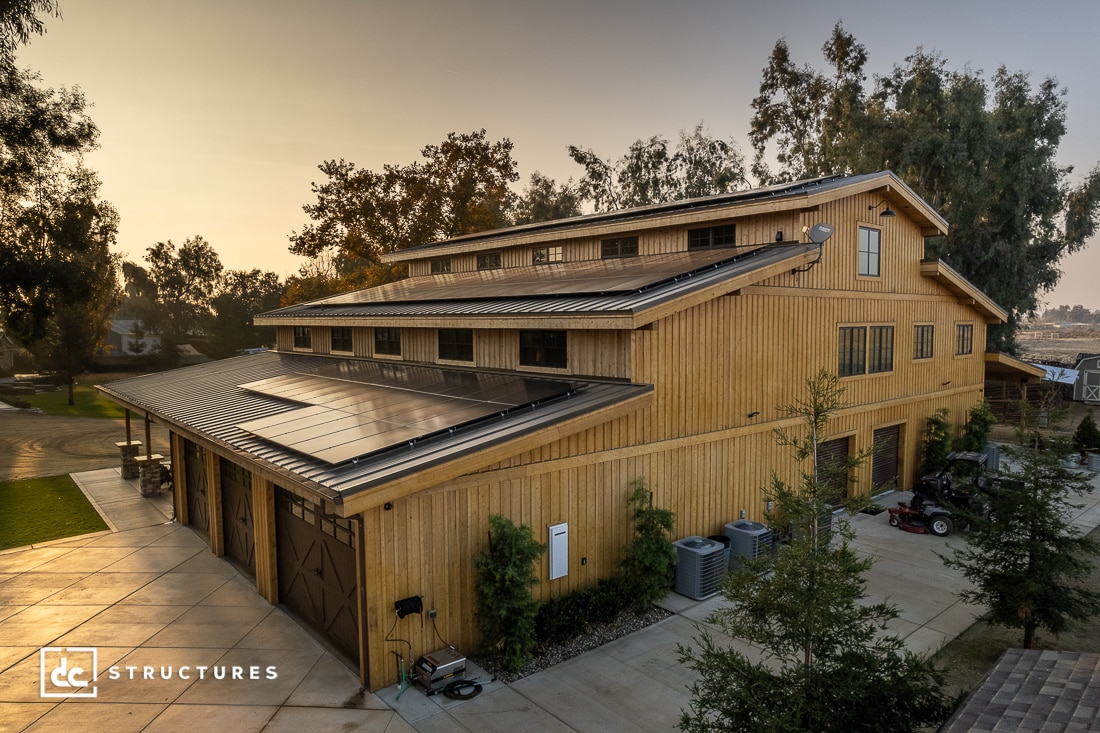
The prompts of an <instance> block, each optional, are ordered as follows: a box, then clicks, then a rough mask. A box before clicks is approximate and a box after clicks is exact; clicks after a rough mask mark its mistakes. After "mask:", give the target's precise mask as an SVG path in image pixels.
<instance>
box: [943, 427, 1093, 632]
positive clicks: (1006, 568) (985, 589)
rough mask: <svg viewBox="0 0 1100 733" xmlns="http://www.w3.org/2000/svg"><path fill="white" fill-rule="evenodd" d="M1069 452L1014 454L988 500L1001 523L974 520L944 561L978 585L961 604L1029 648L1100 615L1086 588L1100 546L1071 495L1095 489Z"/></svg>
mask: <svg viewBox="0 0 1100 733" xmlns="http://www.w3.org/2000/svg"><path fill="white" fill-rule="evenodd" d="M1068 449H1069V446H1060V447H1059V446H1055V447H1054V448H1053V449H1048V450H1040V449H1039V448H1037V447H1036V446H1033V445H1025V446H1017V447H1014V448H1011V449H1010V450H1009V456H1010V458H1012V464H1011V466H1010V467H1009V468H1008V469H1007V470H1005V471H1004V472H1003V473H1002V475H1001V476H1000V478H999V481H998V483H999V486H1000V488H999V489H998V490H995V491H994V492H992V494H991V496H990V500H989V501H990V510H991V513H992V515H993V516H994V517H996V518H997V519H996V520H995V521H991V520H987V519H983V518H981V517H976V518H974V522H973V524H974V528H973V530H972V531H971V533H970V537H969V538H968V541H967V545H966V547H962V548H954V549H953V552H952V554H951V555H950V556H947V557H944V561H945V562H946V564H947V565H948V566H951V567H956V568H958V569H960V570H962V572H963V575H965V576H966V578H967V579H968V580H970V581H971V582H972V583H973V584H974V587H973V588H972V589H970V590H966V591H963V592H962V596H963V598H965V599H966V600H967V601H970V602H972V603H978V604H980V605H982V606H985V607H986V608H987V609H988V610H987V612H986V615H985V619H986V621H988V622H990V623H992V624H996V625H999V626H1006V627H1008V628H1013V629H1020V630H1021V632H1022V634H1023V637H1022V639H1021V644H1022V646H1023V648H1024V649H1031V648H1033V647H1034V645H1035V634H1036V632H1037V631H1039V630H1045V631H1049V632H1050V633H1052V634H1055V635H1057V634H1060V633H1062V632H1063V631H1065V630H1066V629H1067V628H1069V626H1070V624H1071V623H1072V622H1074V621H1084V620H1087V619H1089V618H1092V617H1093V616H1096V615H1098V614H1100V593H1097V592H1096V591H1093V590H1089V588H1088V587H1087V586H1086V585H1083V584H1082V582H1081V581H1083V580H1084V579H1085V578H1087V577H1088V575H1089V573H1090V572H1091V570H1092V568H1093V558H1094V557H1095V556H1096V554H1097V552H1100V544H1097V543H1096V542H1095V541H1093V540H1091V539H1089V538H1088V537H1084V536H1082V535H1081V534H1080V532H1079V531H1078V530H1077V528H1076V527H1074V526H1073V524H1072V523H1071V520H1070V512H1069V510H1070V509H1071V504H1070V496H1071V495H1072V494H1074V493H1087V492H1089V491H1092V486H1091V484H1090V483H1089V482H1088V480H1087V479H1086V478H1084V476H1083V475H1082V474H1080V473H1078V472H1077V471H1074V470H1071V469H1070V468H1067V466H1066V462H1065V458H1066V457H1067V456H1068V455H1069V454H1070V451H1069V450H1068Z"/></svg>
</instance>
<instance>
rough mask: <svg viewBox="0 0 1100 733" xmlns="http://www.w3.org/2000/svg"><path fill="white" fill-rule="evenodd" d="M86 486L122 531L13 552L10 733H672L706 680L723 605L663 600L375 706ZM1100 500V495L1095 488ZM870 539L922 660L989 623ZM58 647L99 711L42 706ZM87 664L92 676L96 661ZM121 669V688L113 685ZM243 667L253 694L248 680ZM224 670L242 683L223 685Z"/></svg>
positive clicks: (247, 598) (938, 581) (265, 610)
mask: <svg viewBox="0 0 1100 733" xmlns="http://www.w3.org/2000/svg"><path fill="white" fill-rule="evenodd" d="M74 478H76V479H77V481H78V483H79V484H80V485H81V487H82V488H83V489H84V491H85V493H86V494H87V495H88V496H89V497H90V498H92V499H93V501H94V502H95V503H96V504H97V506H98V507H99V509H100V511H101V513H102V514H103V515H104V516H105V517H106V518H107V519H108V522H109V524H110V525H111V527H112V530H111V531H107V532H102V533H98V534H93V535H86V536H83V537H79V538H75V539H70V540H65V541H60V542H54V543H48V544H46V545H43V546H36V547H29V548H20V549H16V550H9V551H6V552H3V553H0V733H3V732H5V731H18V730H33V731H64V732H65V733H72V732H73V731H82V730H95V731H100V730H111V731H173V730H184V729H190V730H224V731H235V732H236V731H271V732H277V731H293V732H294V733H300V731H303V730H345V731H356V730H359V731H410V730H416V731H421V733H431V732H435V731H440V732H442V731H448V732H449V731H474V732H476V733H493V732H496V731H499V732H500V733H514V732H515V731H524V732H525V733H527V732H528V731H562V732H564V733H568V732H569V731H585V732H587V731H593V732H595V731H600V732H603V731H624V733H639V732H641V731H661V732H662V733H669V732H670V731H674V730H675V729H676V723H677V721H678V719H679V715H680V710H681V709H682V708H685V707H686V706H687V705H688V702H689V698H688V693H687V686H688V685H689V684H690V683H691V681H692V677H691V675H690V673H689V672H688V671H687V670H686V669H684V668H683V667H682V666H681V665H679V664H678V663H677V661H676V649H677V647H678V645H681V644H684V645H690V644H692V639H693V638H694V637H695V636H696V635H697V634H698V633H699V629H700V628H701V626H702V625H703V624H704V619H705V618H706V616H707V615H708V614H709V613H710V612H711V611H713V610H714V609H715V608H718V607H719V606H720V604H721V603H723V601H721V600H720V599H719V598H712V599H710V600H707V601H702V602H696V601H691V600H689V599H687V598H684V597H682V596H678V595H675V594H672V595H670V596H669V597H668V598H666V599H665V602H664V605H665V607H666V608H668V609H669V610H671V611H673V612H674V615H672V616H670V617H669V618H667V619H665V620H663V621H661V622H659V623H657V624H654V625H652V626H650V627H648V628H646V629H643V630H641V631H638V632H636V633H634V634H631V635H630V636H627V637H624V638H622V639H619V640H618V641H615V642H612V643H610V644H607V645H605V646H603V647H600V648H599V649H595V650H593V651H590V652H588V653H586V654H583V655H581V656H578V657H575V658H574V659H571V660H569V661H567V662H563V663H562V664H559V665H557V666H555V667H553V668H551V669H548V670H545V671H543V672H540V673H538V674H534V675H531V676H530V677H527V678H525V679H523V680H520V681H518V682H515V683H513V684H510V685H506V684H503V683H501V682H490V681H488V680H487V679H486V678H485V677H484V676H482V677H481V681H482V682H483V685H484V691H483V692H482V694H480V695H479V696H477V697H475V698H473V699H471V700H468V701H454V700H448V699H446V698H443V697H442V696H438V695H437V696H434V697H431V698H428V697H425V696H424V695H423V694H422V693H420V692H419V691H417V690H415V689H410V690H406V691H404V692H403V693H402V692H401V691H400V690H399V689H398V688H397V687H396V686H393V687H389V688H386V689H384V690H382V691H380V692H379V693H378V694H377V695H375V694H371V693H367V692H362V691H360V690H359V686H358V681H357V678H356V676H355V675H354V674H353V673H352V671H351V670H350V669H348V668H347V667H346V666H345V665H344V663H343V662H341V661H340V660H339V659H338V658H337V657H336V656H334V655H332V654H331V653H330V652H329V651H328V650H327V649H326V648H325V647H324V646H323V645H322V644H321V643H319V642H318V641H317V640H315V638H314V637H313V636H312V635H311V634H310V633H308V632H307V631H305V630H304V629H303V628H302V627H301V626H299V625H298V624H297V623H296V622H295V621H294V620H293V619H292V618H291V617H289V616H288V615H287V614H286V613H284V612H283V610H282V609H281V608H278V607H272V606H270V605H269V604H267V603H266V602H265V601H263V600H262V599H261V598H260V597H259V596H257V595H256V593H255V592H254V590H253V588H252V585H251V579H250V578H247V577H246V576H244V575H243V574H242V573H241V572H240V571H238V570H237V569H236V568H235V567H233V566H232V565H230V564H228V563H227V562H225V561H223V560H220V559H218V558H216V557H214V556H212V555H211V554H210V552H209V550H208V549H207V547H206V545H205V543H204V542H203V541H202V540H201V539H200V538H199V537H198V536H197V535H195V534H194V533H193V532H191V530H189V529H187V528H185V527H180V526H179V525H178V524H176V523H174V522H170V521H168V517H169V516H170V512H171V509H170V507H169V506H168V502H167V499H166V498H163V497H162V498H155V499H143V498H141V497H140V494H139V492H138V490H137V488H136V486H134V485H132V484H131V483H130V482H126V481H123V480H122V479H121V478H120V477H119V473H118V471H117V469H106V470H102V471H94V472H90V473H85V474H78V475H76V476H75V477H74ZM1093 484H1094V486H1097V488H1100V480H1098V479H1097V478H1095V477H1094V478H1093ZM904 496H905V495H900V496H895V497H887V498H886V499H885V500H884V502H885V503H888V504H892V503H893V501H896V500H897V499H898V498H904ZM1098 502H1100V492H1094V493H1093V494H1091V495H1087V496H1084V497H1081V498H1080V501H1079V503H1080V504H1081V505H1082V506H1081V508H1080V509H1078V510H1077V513H1076V517H1075V521H1076V524H1077V525H1078V526H1079V527H1080V528H1081V529H1082V531H1086V532H1087V531H1089V530H1091V529H1092V528H1094V527H1096V526H1097V525H1100V506H1098ZM854 527H855V529H856V533H857V540H856V545H857V547H858V548H859V549H860V551H861V552H864V553H866V554H868V555H871V556H873V557H875V558H877V562H876V564H875V566H874V567H873V568H872V570H871V571H870V572H869V573H868V574H867V584H868V592H869V598H870V599H871V600H872V601H874V600H878V599H881V598H887V599H889V600H891V601H893V602H894V603H896V604H897V605H898V606H899V610H900V611H901V616H900V618H899V619H897V620H896V621H895V622H894V623H893V628H894V629H895V630H896V631H897V632H898V633H899V634H900V635H901V636H902V637H903V638H904V639H905V641H906V643H907V645H908V646H909V647H910V648H911V649H913V650H914V651H920V652H931V651H934V650H935V649H937V648H939V646H940V645H942V644H943V642H945V641H947V640H948V639H951V638H953V637H954V636H955V635H957V634H958V633H960V632H961V631H963V630H964V629H966V628H967V627H968V626H969V625H970V624H971V623H972V621H973V619H974V616H975V615H976V614H977V612H978V609H976V608H974V607H972V606H968V605H966V604H963V603H962V602H960V601H959V600H958V597H957V595H956V593H957V592H958V591H959V590H960V589H961V588H962V587H963V582H964V581H963V580H962V579H961V577H960V576H959V574H958V573H957V572H955V571H951V570H948V569H946V568H945V567H944V566H943V564H942V562H941V561H940V559H939V557H938V556H937V555H936V553H937V552H943V551H944V548H945V546H946V545H948V544H951V543H954V542H959V541H961V540H960V539H959V538H957V537H953V538H948V539H947V540H946V541H945V540H943V539H939V538H936V537H932V536H929V535H915V534H908V533H905V532H901V531H899V530H897V529H894V528H892V527H890V526H888V524H887V515H886V514H881V515H879V516H877V517H871V516H863V515H861V516H859V517H856V518H855V520H854ZM731 643H737V642H731ZM42 647H62V648H64V649H66V650H68V649H72V648H82V647H84V648H88V647H94V648H96V650H97V654H98V658H97V660H96V664H97V669H99V670H100V676H99V679H98V680H97V681H96V687H97V690H96V692H97V696H96V698H94V699H74V698H43V697H42V696H41V693H42V691H43V689H44V688H43V684H44V683H43V677H42V671H43V667H44V666H45V667H46V668H47V669H48V670H49V671H54V670H56V669H58V668H59V661H58V659H57V655H56V654H55V653H50V654H53V656H47V657H46V664H45V665H43V661H42V652H41V651H40V650H41V648H42ZM421 651H429V650H421ZM70 653H71V654H73V655H74V657H73V658H74V659H76V660H78V661H79V659H80V657H79V655H80V654H88V652H80V651H72V652H70ZM85 659H86V657H85ZM75 664H76V662H73V663H72V665H71V666H70V667H69V669H71V668H72V666H75ZM112 666H114V667H115V668H116V669H115V672H116V674H117V675H118V677H119V678H118V679H111V675H110V672H108V671H107V670H108V669H109V668H110V667H112ZM199 667H202V668H203V669H204V675H205V676H204V678H203V679H197V677H198V671H197V670H198V668H199ZM234 667H236V668H238V669H239V670H241V673H240V674H241V676H242V678H241V679H237V680H234V679H232V674H233V668H234ZM268 667H274V668H275V669H276V670H277V676H276V678H275V679H269V678H267V676H266V672H267V668H268ZM130 668H133V670H135V672H128V671H127V670H129V669H130ZM147 668H148V670H151V675H150V677H146V675H147V674H150V673H149V672H147ZM169 668H171V669H169ZM184 668H186V670H187V671H186V677H184V676H182V669H184ZM218 668H220V669H221V670H222V676H224V677H226V678H227V679H217V678H216V672H215V671H214V670H217V669H218ZM252 668H256V670H257V671H256V676H257V677H258V678H257V679H251V678H250V677H251V676H252ZM133 674H136V675H137V676H136V678H134V679H130V678H128V676H127V675H133ZM473 674H476V672H474V673H473ZM47 679H49V676H48V675H47ZM57 679H58V680H60V681H61V682H62V683H64V681H65V680H66V679H67V678H66V677H65V676H64V675H61V676H59V677H57ZM76 681H80V680H79V676H78V678H77V680H76ZM58 689H59V688H57V687H55V686H53V683H52V681H51V682H50V683H49V684H48V685H47V691H49V692H51V693H52V692H56V691H57V690H58ZM399 696H400V699H398V698H399Z"/></svg>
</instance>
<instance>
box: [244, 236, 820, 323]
mask: <svg viewBox="0 0 1100 733" xmlns="http://www.w3.org/2000/svg"><path fill="white" fill-rule="evenodd" d="M815 249H817V245H815V244H800V243H799V244H783V245H769V246H766V247H762V248H760V249H756V250H752V251H751V252H748V253H745V254H743V255H741V256H739V257H737V258H736V259H730V260H727V261H725V262H720V263H717V264H714V265H712V266H710V267H709V268H708V269H705V270H702V271H698V272H689V273H684V274H681V275H679V276H677V277H675V278H671V279H669V280H665V281H662V282H659V283H655V284H653V285H652V286H646V287H644V288H640V289H636V290H633V291H631V292H626V293H608V294H604V293H599V294H587V295H562V296H539V297H528V298H476V297H471V298H469V299H462V300H424V301H415V300H409V301H389V302H366V303H353V304H332V303H324V302H315V303H305V304H301V305H296V306H287V307H286V308H281V309H279V310H277V311H272V312H270V313H264V314H263V317H265V318H289V317H294V318H300V317H303V316H308V317H309V318H318V319H321V318H338V317H342V316H343V317H347V316H356V317H370V316H379V317H382V316H439V317H445V316H471V315H473V316H500V315H557V314H561V315H608V314H610V315H635V314H638V313H641V312H644V311H645V310H646V309H648V308H652V307H655V306H658V305H661V304H663V303H666V302H668V301H670V300H674V299H676V298H680V297H683V296H685V295H688V294H690V293H692V292H694V291H696V290H699V289H701V288H704V287H707V286H710V285H714V284H717V283H720V282H722V281H723V280H726V279H729V278H732V277H736V276H738V275H744V274H747V273H750V272H752V271H754V270H756V269H759V268H763V267H766V266H768V265H772V264H776V263H779V262H783V261H785V260H788V259H794V258H796V257H800V256H802V255H804V254H806V253H808V252H812V251H814V250H815Z"/></svg>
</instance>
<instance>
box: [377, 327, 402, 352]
mask: <svg viewBox="0 0 1100 733" xmlns="http://www.w3.org/2000/svg"><path fill="white" fill-rule="evenodd" d="M374 353H375V354H384V355H385V356H401V329H400V328H376V329H374Z"/></svg>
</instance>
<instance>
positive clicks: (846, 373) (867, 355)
mask: <svg viewBox="0 0 1100 733" xmlns="http://www.w3.org/2000/svg"><path fill="white" fill-rule="evenodd" d="M838 354H839V356H838V359H837V374H839V375H840V376H842V377H854V376H858V375H860V374H880V373H882V372H891V371H893V370H894V327H893V326H841V327H840V340H839V347H838Z"/></svg>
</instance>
